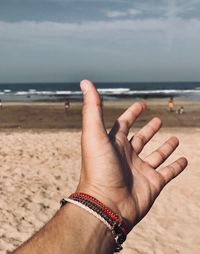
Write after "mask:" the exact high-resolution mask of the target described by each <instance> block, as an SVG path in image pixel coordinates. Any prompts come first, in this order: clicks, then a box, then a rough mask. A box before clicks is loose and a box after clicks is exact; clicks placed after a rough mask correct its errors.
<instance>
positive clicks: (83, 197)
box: [60, 193, 127, 252]
mask: <svg viewBox="0 0 200 254" xmlns="http://www.w3.org/2000/svg"><path fill="white" fill-rule="evenodd" d="M60 203H61V207H63V206H64V205H65V204H67V203H72V204H75V205H77V206H79V207H80V208H83V209H84V210H86V211H87V212H89V213H90V214H92V215H93V216H95V217H96V218H98V219H99V220H101V221H102V222H103V223H104V224H105V225H106V226H107V227H108V228H109V229H110V230H111V232H112V234H113V236H114V239H115V243H116V248H115V252H119V251H120V250H122V243H123V242H124V241H125V240H126V235H127V233H126V227H125V223H124V221H123V219H122V217H121V216H119V215H118V214H116V213H114V212H113V211H112V210H111V209H110V208H108V207H107V206H105V205H104V204H103V203H102V202H100V201H99V200H97V199H96V198H94V197H92V196H90V195H88V194H85V193H73V194H71V195H70V196H69V197H67V198H63V199H62V200H61V201H60Z"/></svg>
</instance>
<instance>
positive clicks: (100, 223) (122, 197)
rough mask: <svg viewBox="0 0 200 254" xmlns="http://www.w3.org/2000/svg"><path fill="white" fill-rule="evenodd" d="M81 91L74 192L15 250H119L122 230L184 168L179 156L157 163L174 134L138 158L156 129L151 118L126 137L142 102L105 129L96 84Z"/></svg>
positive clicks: (80, 253)
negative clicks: (79, 157)
mask: <svg viewBox="0 0 200 254" xmlns="http://www.w3.org/2000/svg"><path fill="white" fill-rule="evenodd" d="M81 89H82V92H83V97H84V103H83V129H82V137H81V148H82V165H81V174H80V181H79V184H78V186H77V188H76V192H75V193H73V194H72V195H70V196H69V197H67V198H65V199H63V200H62V208H61V209H60V210H59V211H58V212H57V213H56V215H55V216H54V217H53V218H52V219H51V220H50V221H49V222H48V223H47V224H46V225H45V226H44V227H43V228H42V229H41V230H40V231H39V232H38V233H36V234H35V235H34V236H33V237H32V238H31V239H29V240H28V241H27V242H26V243H24V244H23V245H21V246H20V247H19V248H18V249H16V250H15V251H14V252H13V253H14V254H36V253H37V254H44V253H48V254H65V253H73V254H86V253H87V254H88V253H89V254H97V253H98V254H111V253H114V252H115V251H116V252H117V251H120V250H121V249H122V247H121V245H122V243H123V242H124V241H125V239H126V236H127V234H128V233H129V232H130V231H131V230H132V229H133V228H134V226H135V225H136V224H137V223H138V222H140V221H141V220H142V219H143V217H144V216H145V215H146V214H147V213H148V211H149V210H150V208H151V206H152V205H153V203H154V201H155V200H156V198H157V197H158V195H159V194H160V192H161V190H162V189H163V188H164V187H165V186H166V185H167V184H168V183H169V182H170V181H171V180H172V179H173V178H175V177H176V176H178V175H179V174H180V173H181V172H182V171H183V170H184V169H185V167H186V166H187V160H186V158H184V157H181V158H179V159H177V160H175V161H174V162H172V163H171V164H169V165H167V166H162V164H163V162H164V161H165V160H166V159H167V158H168V157H169V156H170V155H171V154H172V153H173V152H174V150H175V149H176V147H177V146H178V139H177V138H176V137H171V138H169V139H168V140H167V141H165V142H164V143H163V144H162V145H161V146H160V147H159V148H158V149H156V150H155V151H152V153H151V154H149V155H148V156H147V157H146V158H145V159H142V158H141V157H140V153H141V151H142V150H143V148H144V146H145V145H146V144H147V143H148V142H149V141H150V140H151V138H152V137H153V136H154V135H155V134H156V133H157V132H158V130H159V129H160V127H161V121H160V119H159V118H153V119H152V120H151V121H150V122H148V123H147V124H146V125H145V126H144V127H143V128H142V129H140V130H139V131H138V132H136V134H135V135H133V136H132V138H131V139H129V138H128V134H129V131H130V128H131V127H132V125H133V123H134V122H135V121H136V119H137V118H138V117H139V116H140V115H141V113H142V112H143V111H144V109H145V104H144V103H143V102H137V103H134V104H133V105H131V106H130V107H129V108H128V109H127V110H126V111H125V112H124V113H123V114H122V115H121V116H120V117H119V118H118V119H117V120H116V122H115V123H114V125H113V128H112V129H111V131H110V132H109V133H107V130H106V129H105V125H104V119H103V110H102V101H101V98H100V96H99V94H98V92H97V90H96V88H95V87H94V85H93V83H92V82H90V81H88V80H83V81H82V82H81ZM160 166H161V167H160ZM158 167H159V170H158ZM166 241H167V239H166ZM134 244H136V243H134Z"/></svg>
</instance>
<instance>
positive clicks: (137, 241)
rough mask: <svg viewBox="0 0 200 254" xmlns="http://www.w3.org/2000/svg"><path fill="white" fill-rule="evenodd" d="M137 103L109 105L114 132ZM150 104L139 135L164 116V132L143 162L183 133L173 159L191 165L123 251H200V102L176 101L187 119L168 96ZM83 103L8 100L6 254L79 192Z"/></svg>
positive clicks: (1, 236)
mask: <svg viewBox="0 0 200 254" xmlns="http://www.w3.org/2000/svg"><path fill="white" fill-rule="evenodd" d="M132 102H133V101H132V100H117V101H105V102H104V115H105V122H106V127H107V128H108V129H109V128H110V127H111V126H112V122H113V120H114V119H116V117H117V116H119V115H120V113H121V112H123V111H124V109H125V108H126V107H127V106H128V105H130V104H131V103H132ZM146 103H147V110H146V112H145V113H144V114H143V116H142V117H141V118H139V119H138V120H137V122H136V124H135V127H134V128H132V129H131V133H132V134H133V133H135V132H136V131H137V130H138V128H139V127H141V126H143V125H144V124H145V123H146V122H147V121H148V120H150V119H151V118H152V117H153V116H159V117H160V118H161V119H162V121H163V128H162V130H161V131H160V132H159V133H158V134H157V135H156V136H155V137H154V138H153V139H152V142H151V143H150V144H148V145H147V147H146V148H145V149H144V151H143V152H142V154H141V157H145V156H146V155H147V154H148V153H150V152H151V151H152V150H153V149H156V148H157V147H158V146H159V145H160V144H161V143H162V142H164V140H166V139H167V138H168V137H170V136H174V135H175V136H177V137H178V138H179V140H180V146H179V148H178V149H177V151H176V152H175V154H173V156H172V157H171V158H170V159H169V160H168V161H167V162H168V163H170V161H172V160H173V159H175V158H178V157H180V156H185V157H187V158H188V161H189V165H188V167H187V169H186V170H185V171H184V172H183V173H182V174H181V175H180V176H179V177H177V179H175V180H173V181H172V182H171V183H170V184H169V185H168V186H167V187H166V188H165V189H164V190H163V192H162V193H161V195H160V196H159V197H158V199H157V200H156V202H155V204H154V206H153V208H152V209H151V211H150V212H149V214H148V215H147V216H146V217H145V218H144V219H143V220H142V221H141V222H140V223H139V224H138V225H137V226H136V227H135V228H134V229H133V231H132V232H131V233H130V234H129V235H128V239H127V241H126V243H125V244H124V250H123V251H122V252H121V253H122V254H132V253H138V254H177V253H178V254H199V253H200V239H199V234H200V229H199V225H200V216H199V211H200V204H199V194H200V185H199V181H200V170H199V158H200V113H199V110H200V102H199V101H189V100H185V99H181V98H180V99H176V100H175V107H176V109H177V108H179V107H181V106H184V113H183V114H181V115H179V114H176V112H172V113H170V112H168V109H167V100H166V99H149V100H148V101H147V102H146ZM81 106H82V103H81V102H72V103H71V105H70V109H69V110H68V111H67V112H66V111H65V110H64V103H61V102H48V103H47V102H40V103H39V102H35V103H34V102H31V103H28V102H27V103H16V102H12V103H11V102H6V103H4V104H3V108H2V109H0V135H1V146H0V161H1V164H0V167H1V168H0V214H1V216H0V220H1V228H0V253H2V254H3V253H10V251H12V250H13V249H14V248H16V247H17V246H19V245H20V244H21V243H22V242H23V241H25V240H27V239H28V238H29V237H30V236H31V235H32V234H33V233H35V232H36V231H38V230H39V229H40V228H41V227H42V226H43V225H44V224H45V223H46V222H47V221H48V220H49V219H50V218H51V217H52V216H53V215H54V214H55V212H56V211H57V210H58V209H59V201H60V199H61V198H62V197H63V196H66V195H69V194H71V193H72V192H74V191H75V188H76V185H77V183H78V180H79V174H80V165H81V158H80V156H81V151H80V137H81ZM176 109H175V110H176Z"/></svg>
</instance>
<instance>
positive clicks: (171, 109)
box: [168, 97, 174, 112]
mask: <svg viewBox="0 0 200 254" xmlns="http://www.w3.org/2000/svg"><path fill="white" fill-rule="evenodd" d="M168 109H169V112H173V110H174V98H173V97H171V98H170V99H169V100H168Z"/></svg>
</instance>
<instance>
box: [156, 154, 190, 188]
mask: <svg viewBox="0 0 200 254" xmlns="http://www.w3.org/2000/svg"><path fill="white" fill-rule="evenodd" d="M187 164H188V162H187V159H186V158H184V157H182V158H179V159H178V160H176V161H175V162H173V163H172V164H170V165H168V166H167V167H165V168H162V169H161V170H159V171H158V173H159V174H160V175H161V176H162V178H163V179H164V182H165V184H167V183H169V182H170V181H171V180H172V179H174V178H175V177H176V176H178V175H179V174H180V173H181V172H182V171H183V170H184V169H185V168H186V166H187Z"/></svg>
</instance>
